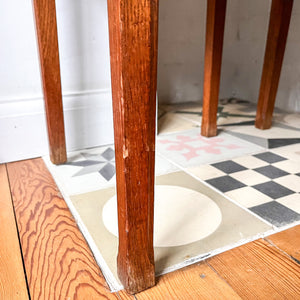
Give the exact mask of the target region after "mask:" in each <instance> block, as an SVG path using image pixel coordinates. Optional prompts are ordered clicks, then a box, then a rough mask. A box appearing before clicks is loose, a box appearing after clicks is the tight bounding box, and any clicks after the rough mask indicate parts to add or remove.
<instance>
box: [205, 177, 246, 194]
mask: <svg viewBox="0 0 300 300" xmlns="http://www.w3.org/2000/svg"><path fill="white" fill-rule="evenodd" d="M206 182H207V183H209V184H211V185H212V186H213V187H215V188H217V189H218V190H220V191H221V192H223V193H226V192H229V191H232V190H235V189H239V188H241V187H244V186H246V185H245V184H243V183H242V182H240V181H238V180H236V179H234V178H232V177H230V176H222V177H217V178H213V179H209V180H206Z"/></svg>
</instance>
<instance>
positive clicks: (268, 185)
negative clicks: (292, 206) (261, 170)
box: [253, 181, 294, 199]
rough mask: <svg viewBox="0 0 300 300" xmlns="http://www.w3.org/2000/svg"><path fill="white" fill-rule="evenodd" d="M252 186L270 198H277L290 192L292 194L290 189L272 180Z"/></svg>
mask: <svg viewBox="0 0 300 300" xmlns="http://www.w3.org/2000/svg"><path fill="white" fill-rule="evenodd" d="M253 188H255V189H257V190H258V191H260V192H261V193H263V194H265V195H267V196H269V197H271V198H272V199H278V198H281V197H284V196H287V195H290V194H293V193H294V192H293V191H291V190H290V189H287V188H286V187H284V186H282V185H280V184H278V183H276V182H274V181H268V182H265V183H261V184H257V185H254V186H253Z"/></svg>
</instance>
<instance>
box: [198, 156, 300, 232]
mask: <svg viewBox="0 0 300 300" xmlns="http://www.w3.org/2000/svg"><path fill="white" fill-rule="evenodd" d="M201 174H202V175H201ZM201 174H200V176H199V174H197V175H198V176H199V177H200V178H201V177H202V178H201V179H204V180H205V181H206V182H207V183H209V184H210V185H212V186H213V187H215V188H216V189H218V190H219V191H221V192H222V193H225V194H226V195H227V196H228V197H229V198H231V199H233V200H235V201H236V202H238V203H240V204H241V205H242V206H245V207H247V208H248V209H250V210H251V211H252V212H254V213H255V214H257V215H259V216H260V217H262V218H263V219H265V220H267V221H268V222H270V223H272V224H273V225H275V226H278V227H280V226H284V225H287V224H291V223H293V222H296V221H300V162H299V161H293V160H290V159H289V158H288V157H285V156H282V155H278V154H276V153H273V152H270V151H267V152H263V153H259V154H255V155H250V156H244V157H240V158H236V159H232V160H226V161H222V162H219V163H214V164H211V165H207V166H204V168H203V170H202V171H201Z"/></svg>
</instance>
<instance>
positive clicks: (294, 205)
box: [276, 194, 300, 214]
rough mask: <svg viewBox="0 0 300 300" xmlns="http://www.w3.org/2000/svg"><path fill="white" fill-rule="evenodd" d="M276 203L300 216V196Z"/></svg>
mask: <svg viewBox="0 0 300 300" xmlns="http://www.w3.org/2000/svg"><path fill="white" fill-rule="evenodd" d="M276 201H277V202H279V203H280V204H282V205H285V206H286V207H288V208H290V209H292V210H294V211H295V212H297V213H298V214H300V194H292V195H289V196H286V197H283V198H280V199H278V200H276Z"/></svg>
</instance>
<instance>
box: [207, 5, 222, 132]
mask: <svg viewBox="0 0 300 300" xmlns="http://www.w3.org/2000/svg"><path fill="white" fill-rule="evenodd" d="M226 3H227V1H226V0H208V1H207V14H206V42H205V63H204V86H203V110H202V125H201V134H202V135H203V136H206V137H211V136H215V135H216V134H217V111H218V99H219V88H220V77H221V65H222V51H223V37H224V26H225V14H226Z"/></svg>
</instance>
